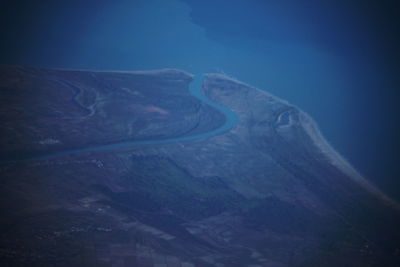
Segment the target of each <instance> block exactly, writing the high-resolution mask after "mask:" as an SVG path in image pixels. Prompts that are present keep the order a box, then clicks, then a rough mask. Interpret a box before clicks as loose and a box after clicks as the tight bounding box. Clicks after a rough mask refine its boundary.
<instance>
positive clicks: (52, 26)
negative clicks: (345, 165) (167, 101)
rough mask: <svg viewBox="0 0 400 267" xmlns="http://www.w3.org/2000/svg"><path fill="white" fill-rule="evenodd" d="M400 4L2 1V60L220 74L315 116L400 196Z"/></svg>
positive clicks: (347, 152)
mask: <svg viewBox="0 0 400 267" xmlns="http://www.w3.org/2000/svg"><path fill="white" fill-rule="evenodd" d="M394 3H395V2H394V1H323V2H321V1H314V0H309V1H300V2H299V1H285V2H282V1H262V0H251V1H221V0H217V1H194V0H193V1H192V0H183V1H177V0H170V1H162V0H152V1H128V0H121V1H117V2H115V1H104V0H102V1H96V2H95V3H94V2H93V1H77V0H75V1H64V2H60V1H40V2H37V1H2V2H1V11H0V12H1V18H0V20H1V39H2V42H1V44H0V47H1V50H0V60H1V61H0V62H1V63H6V64H22V65H27V66H40V67H52V68H69V69H93V70H149V69H159V68H178V69H183V70H186V71H189V72H192V73H202V72H220V73H225V74H227V75H229V76H232V77H234V78H236V79H238V80H241V81H244V82H246V83H248V84H250V85H252V86H255V87H258V88H260V89H263V90H266V91H268V92H270V93H272V94H274V95H276V96H278V97H281V98H283V99H286V100H288V101H289V102H290V103H292V104H294V105H297V106H298V107H300V108H302V109H303V110H305V111H306V112H307V113H309V114H310V115H311V116H312V117H313V118H314V119H315V120H316V122H317V123H318V125H319V127H320V129H321V131H322V133H323V134H324V136H325V137H326V138H327V140H328V141H329V142H330V143H331V144H332V145H333V146H334V147H335V148H336V149H337V150H338V151H339V152H340V153H341V154H342V155H343V156H344V157H345V158H347V159H348V160H349V161H350V162H351V163H352V164H353V165H354V166H355V167H356V168H357V169H359V170H360V171H361V173H363V174H364V175H365V176H367V177H368V178H369V179H370V180H372V181H373V182H374V183H376V184H377V185H378V186H379V187H381V188H382V189H383V190H384V191H386V192H388V193H389V194H391V195H393V196H395V197H396V198H398V197H399V196H400V191H399V190H400V189H397V188H400V179H398V176H399V167H398V162H397V158H398V157H397V156H396V155H397V151H398V149H399V145H398V144H399V142H398V139H397V137H398V133H399V130H398V123H399V115H398V113H399V112H398V108H397V100H398V93H397V92H398V89H399V78H398V77H399V76H398V71H399V68H398V66H399V64H398V62H399V51H398V44H399V40H398V36H399V34H398V27H399V21H398V18H397V13H396V12H395V10H396V8H395V4H394Z"/></svg>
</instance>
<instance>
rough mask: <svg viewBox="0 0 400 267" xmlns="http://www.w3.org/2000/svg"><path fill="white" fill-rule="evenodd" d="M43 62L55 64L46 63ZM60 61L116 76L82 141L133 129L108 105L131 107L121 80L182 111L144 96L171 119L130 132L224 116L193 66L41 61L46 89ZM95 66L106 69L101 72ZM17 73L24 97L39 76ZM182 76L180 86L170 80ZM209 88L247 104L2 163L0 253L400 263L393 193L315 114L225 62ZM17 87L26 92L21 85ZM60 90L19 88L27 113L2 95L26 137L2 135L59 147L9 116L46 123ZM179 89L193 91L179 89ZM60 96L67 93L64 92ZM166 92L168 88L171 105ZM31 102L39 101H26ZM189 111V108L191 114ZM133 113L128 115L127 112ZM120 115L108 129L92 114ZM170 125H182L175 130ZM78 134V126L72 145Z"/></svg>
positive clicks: (86, 260) (28, 261)
mask: <svg viewBox="0 0 400 267" xmlns="http://www.w3.org/2000/svg"><path fill="white" fill-rule="evenodd" d="M18 69H19V68H15V67H3V70H2V74H1V75H2V76H3V77H6V78H7V79H9V81H11V80H12V79H10V78H11V77H14V76H13V75H15V73H16V72H17V70H18ZM32 72H36V73H37V72H38V70H35V69H29V68H23V71H22V72H21V71H20V70H18V75H19V76H18V77H19V78H18V79H19V80H18V81H21V80H22V81H24V80H29V79H33V78H32V76H31V75H32ZM43 73H45V74H46V75H45V76H46V77H40V75H43ZM49 73H50V74H51V75H52V77H54V76H56V77H57V79H61V78H60V77H62V79H63V81H67V82H68V83H72V82H73V83H74V84H76V83H77V84H79V87H80V88H82V87H84V86H83V85H82V84H86V86H87V87H88V88H89V87H90V90H92V91H94V92H103V91H107V90H108V89H107V88H114V89H113V90H111V91H113V92H114V93H111V94H109V95H107V94H105V95H106V96H105V97H104V98H103V100H104V101H106V102H109V103H110V108H109V109H107V110H106V109H103V108H102V109H96V112H95V113H94V114H95V115H92V116H91V117H94V116H100V115H101V114H103V116H102V117H99V118H98V119H97V120H95V122H97V124H88V125H87V126H86V127H87V128H88V129H90V130H89V131H90V133H93V141H92V140H91V138H90V137H91V136H90V135H87V137H85V135H84V134H82V139H83V141H81V143H79V145H85V144H87V142H93V144H97V143H99V144H101V142H111V140H117V139H118V138H115V137H114V134H116V132H118V131H120V133H119V134H120V135H122V136H124V138H126V137H127V136H129V135H126V131H124V130H121V129H123V128H122V127H121V128H119V127H118V125H120V124H124V123H126V121H125V120H123V119H121V120H118V116H117V115H115V116H112V115H110V116H107V115H106V114H107V112H109V113H110V114H113V110H114V109H113V108H114V106H118V107H115V108H120V109H124V105H129V103H130V102H129V103H125V102H124V104H121V103H120V102H118V103H119V104H118V105H117V104H116V103H115V102H114V99H118V97H117V96H116V95H118V94H116V93H115V92H119V91H121V92H122V91H123V89H118V88H120V86H119V85H118V84H120V85H121V84H123V85H124V86H123V87H126V88H135V91H136V90H137V91H138V92H141V93H142V94H144V92H147V90H150V91H151V94H149V96H148V97H147V98H144V99H147V101H148V102H145V100H144V99H143V100H140V99H139V98H138V99H136V98H133V97H132V101H133V102H134V103H135V105H140V106H141V107H148V106H149V105H152V106H154V107H159V108H161V109H162V110H168V111H169V114H175V115H173V116H170V117H157V116H161V114H159V115H154V116H156V117H151V116H153V115H151V113H152V112H147V113H146V112H143V111H142V110H141V109H138V110H134V112H132V117H133V118H136V120H142V121H145V122H146V123H144V124H143V125H152V124H153V123H155V121H156V122H157V123H162V124H163V125H165V131H164V130H162V129H161V128H160V127H148V126H147V127H146V126H143V125H142V124H137V125H136V124H135V125H134V126H132V128H131V129H132V133H136V135H135V134H133V135H132V136H131V137H133V138H139V137H140V138H145V137H146V138H155V137H157V138H164V137H166V138H168V137H170V136H187V135H191V134H197V133H199V132H206V131H211V130H214V129H215V128H216V127H218V126H220V125H222V124H223V121H224V118H223V117H221V116H222V115H221V114H220V113H218V112H217V111H216V110H214V109H211V108H210V107H209V106H207V105H204V104H201V103H199V101H198V100H196V99H195V98H194V97H191V96H190V95H189V94H188V91H187V90H186V89H185V88H187V83H188V82H189V81H190V79H189V78H188V77H190V76H189V75H186V74H184V73H183V72H179V71H162V72H151V73H118V72H113V73H93V72H75V71H51V70H40V75H38V74H35V75H36V76H35V83H36V85H37V86H36V87H35V88H39V89H37V90H45V89H46V88H47V90H48V91H51V90H55V91H56V92H58V91H60V94H61V92H62V91H63V90H64V89H65V88H63V86H60V85H59V84H58V83H52V82H49V80H48V78H47V75H48V74H49ZM93 75H95V76H96V77H97V78H96V79H100V80H102V81H104V80H106V79H107V81H109V83H105V82H102V83H97V84H91V83H90V82H89V80H90V79H92V78H90V77H92V76H93ZM182 75H183V76H182ZM182 77H186V78H182ZM138 80H140V81H141V83H139V82H138ZM183 80H184V81H183ZM90 81H91V80H90ZM41 82H43V83H44V85H43V86H42V85H41ZM48 83H50V84H48ZM15 84H19V87H18V88H19V89H18V92H19V94H20V96H19V97H18V98H17V99H18V101H21V100H23V99H25V98H24V97H23V96H25V95H26V94H28V93H29V91H30V88H32V86H31V84H30V83H28V82H26V84H24V83H21V82H15ZM15 84H14V85H13V86H16V85H15ZM135 84H136V85H137V84H140V85H141V86H139V85H137V86H134V85H135ZM171 84H173V85H174V86H171V87H168V86H170V85H171ZM177 84H178V85H180V86H181V87H179V86H175V85H177ZM53 85H54V86H53ZM89 85H90V86H89ZM104 87H105V88H104ZM172 87H173V88H174V89H176V90H175V91H173V90H174V89H172ZM9 88H12V87H11V86H10V87H9ZM145 88H152V89H146V90H145ZM167 89H168V90H167ZM172 91H173V92H172ZM6 92H9V91H7V90H6ZM203 92H204V93H205V95H206V96H207V97H208V98H209V99H211V100H212V101H215V102H216V103H218V104H220V105H223V106H225V107H228V108H230V109H231V110H232V111H233V112H235V113H236V114H238V116H239V123H238V124H237V125H236V126H235V127H233V128H232V129H231V130H229V131H227V132H225V133H223V134H219V135H215V136H211V137H207V138H199V139H196V140H190V141H181V142H174V143H166V144H148V145H145V146H129V147H126V148H124V149H119V150H110V151H101V152H92V153H90V152H85V153H79V154H75V155H69V156H64V157H56V158H53V159H48V160H42V161H33V162H21V163H8V164H2V165H1V166H0V173H1V177H2V180H1V182H2V186H1V187H0V190H1V191H0V193H1V195H2V197H1V199H2V201H1V212H2V214H1V221H0V222H1V225H2V229H4V231H3V232H2V234H1V236H0V239H1V244H0V246H1V247H0V263H2V265H5V266H7V265H8V266H21V265H29V266H157V265H156V264H159V266H165V265H167V266H251V265H253V266H396V265H397V263H398V260H399V253H400V251H399V247H398V243H399V239H400V238H399V233H398V231H397V226H398V225H399V223H400V221H399V214H398V211H397V208H396V205H395V204H393V203H392V202H390V200H388V199H387V198H386V197H385V196H384V195H382V194H381V193H379V192H378V191H377V190H376V189H375V188H374V187H373V186H371V185H369V184H368V183H367V182H365V181H364V180H362V178H361V177H360V176H359V175H358V174H357V172H356V171H355V170H353V169H352V168H351V166H349V165H348V164H347V163H346V162H345V161H343V160H342V159H341V158H340V157H339V156H338V155H337V154H336V153H335V152H334V151H333V150H332V149H331V148H330V147H329V146H328V145H327V144H326V143H325V141H324V140H323V138H322V137H321V136H320V135H319V133H318V130H317V129H316V128H315V125H314V123H313V122H312V121H311V119H310V118H308V116H307V115H306V114H304V113H303V112H301V111H300V110H298V109H297V108H296V107H294V106H292V105H290V104H288V103H286V102H284V101H282V100H279V99H277V98H275V97H273V96H271V95H269V94H267V93H265V92H263V91H260V90H258V89H255V88H252V87H250V86H248V85H246V84H243V83H240V82H238V81H235V80H232V79H229V78H227V77H224V76H221V75H217V74H210V75H208V76H207V77H206V78H205V80H204V84H203ZM2 94H5V93H4V92H3V93H2ZM99 94H100V93H99ZM6 95H7V96H8V97H9V98H12V97H15V98H16V96H14V95H13V94H12V93H7V94H6ZM31 95H32V94H31ZM58 96H59V95H58V94H56V93H54V94H53V95H52V96H51V98H48V97H49V94H39V95H38V99H36V100H35V102H32V106H30V107H25V106H23V105H19V106H18V105H15V104H14V103H15V102H16V101H17V100H14V102H12V101H10V105H9V107H10V108H9V109H8V110H9V112H16V111H15V110H16V108H11V107H12V106H18V112H19V113H18V112H16V113H8V112H7V108H5V107H4V106H3V107H2V114H3V115H2V116H3V117H2V120H3V121H7V123H9V124H8V125H9V126H8V128H7V131H9V134H11V135H14V136H16V137H18V138H19V139H15V140H14V141H13V142H14V143H11V144H7V143H2V145H3V146H4V149H6V151H14V150H16V149H17V147H19V146H21V147H25V146H26V147H28V148H29V149H32V150H35V149H36V150H35V151H41V152H42V153H45V152H47V151H48V150H49V148H46V149H37V148H36V147H34V145H33V144H35V142H36V140H41V139H35V138H34V135H31V133H27V132H26V131H20V132H18V129H20V128H19V127H24V125H20V121H14V122H12V120H11V118H12V117H13V116H17V115H18V114H20V113H24V114H27V113H29V114H31V116H32V117H31V120H32V122H29V121H28V123H30V125H31V126H30V127H31V128H33V129H39V130H40V129H42V128H43V127H38V126H39V125H40V126H42V125H44V124H45V123H46V122H45V121H46V120H45V117H46V114H49V113H48V111H46V112H45V113H35V112H37V110H39V109H40V107H41V105H44V103H49V104H48V106H49V105H51V104H50V103H52V104H53V105H54V110H59V109H60V107H59V106H60V105H62V104H61V102H62V101H61V100H57V99H58ZM160 96H163V97H161V98H160ZM125 97H126V96H125ZM52 98H54V102H53V101H52V100H51V99H52ZM73 98H74V96H73V94H70V97H69V98H68V99H69V101H70V102H71V101H75V102H76V101H77V100H74V99H73ZM181 99H184V100H185V101H182V102H179V101H180V100H181ZM175 100H176V102H175ZM29 101H32V100H29ZM46 101H47V102H46ZM57 101H60V104H55V103H58V102H57ZM141 101H144V102H141ZM164 101H167V102H168V101H170V102H168V103H171V104H170V106H168V105H167V104H165V103H164ZM5 103H7V102H5ZM68 103H69V102H68ZM79 103H81V102H79ZM90 103H92V102H90ZM111 103H114V104H115V105H113V104H111ZM174 103H175V104H176V103H187V105H174ZM5 105H6V106H7V104H5ZM79 105H80V104H79ZM98 105H99V104H98ZM83 106H84V107H87V106H90V105H89V104H84V105H83ZM96 106H97V105H96ZM78 107H79V106H78ZM167 107H169V108H167ZM195 107H197V108H195ZM199 107H200V108H199ZM79 108H82V107H79ZM29 109H32V110H34V111H35V112H30V111H29V112H28V110H29ZM71 110H72V109H71ZM153 110H154V109H153ZM106 111H107V112H106ZM64 112H67V111H64ZM71 112H72V111H71ZM79 112H81V111H79ZM84 112H86V113H84ZM102 112H103V113H102ZM180 112H182V113H185V115H181V116H180V114H181V113H180ZM186 113H187V114H186ZM57 114H58V113H57ZM65 114H66V113H65ZM65 114H64V115H65ZM88 114H90V112H89V111H83V112H81V113H74V114H68V117H73V116H75V119H76V120H77V121H81V120H91V119H88V118H87V117H85V118H76V117H77V116H88ZM96 114H97V115H96ZM124 114H125V113H124ZM64 115H63V116H64ZM60 116H61V115H60ZM65 116H66V115H65ZM187 116H188V117H187ZM100 118H101V119H100ZM124 118H126V120H128V121H129V116H128V115H125V117H124ZM60 120H61V121H60ZM114 120H116V121H114ZM41 121H43V124H40V123H39V122H41ZM57 123H59V125H60V127H64V128H61V129H59V130H58V132H56V133H54V136H55V137H53V135H52V136H50V137H47V136H46V138H59V139H57V140H61V137H60V136H63V135H64V134H65V133H64V131H67V132H68V131H69V132H68V133H69V134H79V130H81V128H79V127H77V128H74V129H75V131H71V129H72V128H71V127H72V126H71V125H74V124H73V123H71V124H68V123H70V122H69V121H67V120H66V119H64V120H62V119H59V121H58V122H57ZM74 123H79V122H74ZM80 123H82V124H81V125H83V124H84V122H80ZM64 124H68V125H64ZM114 124H115V126H113V129H109V131H106V130H105V131H106V132H102V131H98V132H97V131H96V130H95V129H93V128H92V127H94V128H96V127H100V126H98V125H114ZM63 125H64V126H63ZM93 125H96V126H93ZM168 125H174V127H173V128H174V131H172V130H170V129H171V128H168ZM194 125H196V126H194ZM136 127H137V128H136ZM175 128H176V129H175ZM44 129H45V130H43V131H42V132H43V133H46V134H47V133H48V129H51V128H46V127H44ZM102 129H103V128H102ZM104 129H105V128H104ZM118 129H119V130H118ZM143 129H147V130H146V131H145V133H146V135H140V134H138V133H141V132H142V130H143ZM3 131H4V130H3ZM37 131H38V130H37ZM114 131H116V132H114ZM96 132H97V133H98V135H96V134H95V133H96ZM17 133H18V134H17ZM122 133H123V134H122ZM24 134H25V135H24ZM57 134H58V135H57ZM108 134H110V139H107V136H108ZM65 135H67V134H65ZM16 137H15V138H16ZM10 138H11V137H10ZM85 138H86V139H85ZM121 138H122V137H121ZM62 140H64V139H62ZM65 140H66V139H65ZM85 140H86V141H85ZM118 140H120V139H118ZM73 141H74V139H72V138H71V143H69V144H70V145H71V146H73V145H74V142H73ZM84 141H85V142H86V143H85V142H84ZM20 142H26V143H23V144H24V145H22V144H20ZM63 142H66V141H63ZM48 143H49V142H48ZM47 146H51V145H50V144H47ZM62 148H63V147H59V148H57V149H62ZM18 149H19V148H18Z"/></svg>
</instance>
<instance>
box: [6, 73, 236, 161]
mask: <svg viewBox="0 0 400 267" xmlns="http://www.w3.org/2000/svg"><path fill="white" fill-rule="evenodd" d="M201 87H202V75H196V76H194V79H193V81H192V82H191V83H190V85H189V91H190V93H191V94H192V95H193V96H194V97H196V98H197V99H199V100H200V101H201V102H203V103H205V104H207V105H209V106H211V107H213V108H215V109H217V110H218V111H220V112H222V113H223V114H224V115H225V118H226V119H225V123H224V124H223V125H222V126H221V127H219V128H217V129H215V130H212V131H209V132H205V133H201V134H197V135H191V136H183V137H176V138H169V139H160V140H140V141H125V142H118V143H114V144H108V145H98V146H91V147H86V148H77V149H71V150H65V151H60V152H56V153H51V154H47V155H42V156H37V157H32V158H27V159H18V160H7V161H1V162H0V163H2V164H5V163H17V162H30V161H40V160H47V159H52V158H56V157H61V156H68V155H75V154H79V153H84V152H96V151H107V150H116V149H121V148H127V147H132V146H139V145H151V144H166V143H174V142H180V141H190V140H196V139H202V138H207V137H211V136H214V135H218V134H221V133H224V132H226V131H228V130H230V129H232V128H233V127H234V126H235V125H236V124H237V123H238V117H237V115H236V114H235V113H234V112H232V111H231V110H229V109H228V108H226V107H223V106H221V105H219V104H217V103H214V102H211V101H210V100H209V99H208V98H206V97H205V96H204V95H203V94H202V92H201Z"/></svg>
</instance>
